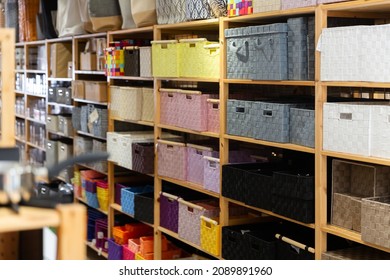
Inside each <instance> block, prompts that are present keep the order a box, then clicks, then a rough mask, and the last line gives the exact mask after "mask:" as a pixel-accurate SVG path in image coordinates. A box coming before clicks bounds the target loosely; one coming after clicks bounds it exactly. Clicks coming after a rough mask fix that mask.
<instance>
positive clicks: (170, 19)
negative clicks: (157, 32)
mask: <svg viewBox="0 0 390 280" xmlns="http://www.w3.org/2000/svg"><path fill="white" fill-rule="evenodd" d="M185 5H186V0H157V1H156V12H157V22H158V24H172V23H179V22H184V21H186V13H185V11H186V9H185V7H186V6H185Z"/></svg>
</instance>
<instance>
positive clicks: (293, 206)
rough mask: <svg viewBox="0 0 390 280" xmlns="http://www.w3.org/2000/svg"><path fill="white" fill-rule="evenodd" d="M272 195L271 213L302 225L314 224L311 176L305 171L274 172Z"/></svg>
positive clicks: (312, 178) (312, 182)
mask: <svg viewBox="0 0 390 280" xmlns="http://www.w3.org/2000/svg"><path fill="white" fill-rule="evenodd" d="M301 174H302V175H301ZM272 194H273V201H272V203H273V208H272V211H273V212H275V213H277V214H280V215H283V216H285V217H288V218H291V219H294V220H297V221H301V222H303V223H313V222H314V176H313V175H311V174H310V173H307V172H305V171H303V172H300V171H277V172H274V173H273V186H272Z"/></svg>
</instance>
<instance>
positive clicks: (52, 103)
mask: <svg viewBox="0 0 390 280" xmlns="http://www.w3.org/2000/svg"><path fill="white" fill-rule="evenodd" d="M47 105H48V106H59V107H64V108H73V105H66V104H61V103H56V102H47Z"/></svg>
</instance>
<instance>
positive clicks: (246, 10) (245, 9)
mask: <svg viewBox="0 0 390 280" xmlns="http://www.w3.org/2000/svg"><path fill="white" fill-rule="evenodd" d="M227 10H228V16H229V17H234V16H243V15H250V14H253V1H251V0H228V5H227Z"/></svg>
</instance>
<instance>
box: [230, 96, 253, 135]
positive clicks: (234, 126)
mask: <svg viewBox="0 0 390 280" xmlns="http://www.w3.org/2000/svg"><path fill="white" fill-rule="evenodd" d="M254 103H255V102H254V101H246V100H235V99H229V100H228V102H227V133H228V134H230V135H238V136H243V137H253V124H252V110H253V105H254Z"/></svg>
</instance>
